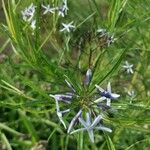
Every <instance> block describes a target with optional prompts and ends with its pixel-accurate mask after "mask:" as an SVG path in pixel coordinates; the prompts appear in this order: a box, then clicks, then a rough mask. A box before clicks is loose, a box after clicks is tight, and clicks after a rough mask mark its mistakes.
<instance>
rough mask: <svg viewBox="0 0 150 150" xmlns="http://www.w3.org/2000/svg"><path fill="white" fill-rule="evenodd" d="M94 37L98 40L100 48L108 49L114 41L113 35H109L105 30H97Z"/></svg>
mask: <svg viewBox="0 0 150 150" xmlns="http://www.w3.org/2000/svg"><path fill="white" fill-rule="evenodd" d="M96 35H97V37H98V38H99V41H100V44H101V46H102V47H109V46H110V45H111V44H112V43H114V42H115V40H116V39H115V38H114V35H111V34H110V33H109V32H107V30H106V29H102V28H100V29H98V30H97V32H96Z"/></svg>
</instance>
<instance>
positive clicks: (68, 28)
mask: <svg viewBox="0 0 150 150" xmlns="http://www.w3.org/2000/svg"><path fill="white" fill-rule="evenodd" d="M72 24H73V21H72V22H70V23H68V24H65V23H62V25H63V27H64V28H62V29H61V30H60V32H63V31H67V32H70V30H71V29H74V28H75V26H74V25H72Z"/></svg>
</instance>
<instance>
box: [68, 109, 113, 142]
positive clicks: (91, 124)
mask: <svg viewBox="0 0 150 150" xmlns="http://www.w3.org/2000/svg"><path fill="white" fill-rule="evenodd" d="M101 119H102V116H101V115H98V116H97V117H96V118H95V119H94V121H93V122H91V114H90V113H89V112H88V113H86V121H85V120H83V119H82V118H81V117H80V118H79V121H80V123H81V124H82V125H83V126H84V128H80V129H77V130H75V131H72V132H71V134H73V133H76V132H80V131H87V132H88V134H89V137H90V140H91V142H93V143H94V133H93V130H94V129H97V130H102V131H107V132H112V130H111V129H109V128H107V127H104V126H102V125H99V126H97V125H98V124H99V123H100V120H101Z"/></svg>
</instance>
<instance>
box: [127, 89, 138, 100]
mask: <svg viewBox="0 0 150 150" xmlns="http://www.w3.org/2000/svg"><path fill="white" fill-rule="evenodd" d="M127 94H128V95H129V96H130V97H131V99H133V98H135V96H136V95H135V92H134V91H133V90H132V91H127Z"/></svg>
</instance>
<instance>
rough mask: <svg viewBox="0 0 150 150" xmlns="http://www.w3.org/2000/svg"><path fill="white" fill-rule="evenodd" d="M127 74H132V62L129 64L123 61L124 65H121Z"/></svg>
mask: <svg viewBox="0 0 150 150" xmlns="http://www.w3.org/2000/svg"><path fill="white" fill-rule="evenodd" d="M122 67H123V68H124V69H125V70H126V71H127V73H128V74H130V73H131V74H133V64H129V62H128V61H125V65H123V66H122Z"/></svg>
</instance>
